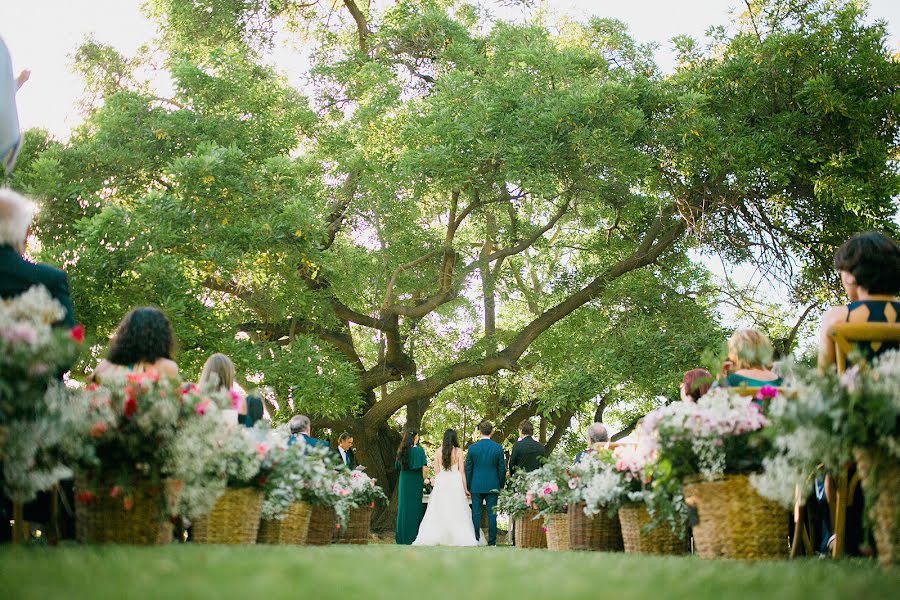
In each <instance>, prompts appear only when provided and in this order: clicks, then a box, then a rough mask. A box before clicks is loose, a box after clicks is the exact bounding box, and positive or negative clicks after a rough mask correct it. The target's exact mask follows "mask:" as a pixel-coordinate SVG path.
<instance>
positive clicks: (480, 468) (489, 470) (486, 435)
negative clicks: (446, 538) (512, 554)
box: [466, 421, 506, 546]
mask: <svg viewBox="0 0 900 600" xmlns="http://www.w3.org/2000/svg"><path fill="white" fill-rule="evenodd" d="M478 431H479V432H481V440H479V441H477V442H475V443H474V444H472V445H471V446H469V452H468V453H467V454H466V481H468V482H469V492H470V493H471V495H472V524H473V525H474V526H475V539H476V540H480V539H481V506H482V504H485V505H486V506H487V511H488V546H496V545H497V496H498V494H499V493H500V490H501V489H502V488H503V484H504V483H506V459H505V458H504V456H503V446H501V445H500V444H498V443H497V442H495V441H493V440H492V439H491V433H492V432H493V431H494V427H493V425H491V424H490V423H489V422H487V421H482V422H481V423H480V424H479V425H478Z"/></svg>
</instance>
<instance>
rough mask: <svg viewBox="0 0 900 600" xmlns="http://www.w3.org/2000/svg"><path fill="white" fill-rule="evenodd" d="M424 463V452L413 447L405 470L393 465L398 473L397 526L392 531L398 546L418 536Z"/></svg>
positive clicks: (412, 540) (398, 465)
mask: <svg viewBox="0 0 900 600" xmlns="http://www.w3.org/2000/svg"><path fill="white" fill-rule="evenodd" d="M426 463H427V461H426V459H425V450H423V449H422V448H421V447H419V446H413V447H412V448H410V449H409V457H408V459H407V465H406V468H405V469H404V468H403V467H402V465H401V464H400V461H397V463H396V465H395V466H396V468H397V469H398V470H399V471H400V482H399V484H398V489H397V526H396V528H395V529H394V534H395V539H396V541H397V543H398V544H406V545H409V544H412V543H413V542H414V541H415V540H416V536H418V535H419V523H420V522H421V521H422V490H423V489H424V487H425V480H424V479H423V478H422V467H424V466H425V465H426Z"/></svg>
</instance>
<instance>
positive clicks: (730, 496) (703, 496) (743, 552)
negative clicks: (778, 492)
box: [684, 475, 790, 559]
mask: <svg viewBox="0 0 900 600" xmlns="http://www.w3.org/2000/svg"><path fill="white" fill-rule="evenodd" d="M684 496H685V499H686V502H687V503H688V504H690V505H691V506H694V507H695V508H696V509H697V516H698V518H699V523H698V524H697V525H695V526H694V529H693V533H694V547H695V551H696V552H697V554H698V555H699V556H700V557H701V558H720V557H722V558H740V559H777V558H787V556H788V552H789V550H790V542H789V540H788V514H787V511H785V510H784V509H782V508H781V507H779V506H778V505H777V504H776V503H774V502H772V501H770V500H766V499H765V498H763V497H762V496H760V495H759V494H757V493H756V491H755V490H754V489H753V488H752V487H751V486H750V480H749V478H748V477H747V476H746V475H726V476H724V477H722V478H721V479H717V480H715V481H703V480H693V481H688V482H685V484H684Z"/></svg>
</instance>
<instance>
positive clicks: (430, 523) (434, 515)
mask: <svg viewBox="0 0 900 600" xmlns="http://www.w3.org/2000/svg"><path fill="white" fill-rule="evenodd" d="M461 463H462V450H461V449H460V448H459V439H458V437H457V435H456V431H455V430H453V429H448V430H447V431H446V432H444V441H443V443H441V447H440V448H439V449H438V451H437V453H436V454H435V456H434V465H435V466H434V469H435V471H436V473H435V476H434V489H433V490H432V492H431V497H430V499H429V501H428V510H426V511H425V518H423V519H422V524H421V525H420V526H419V535H418V536H417V537H416V541H415V542H413V545H415V546H477V545H478V540H477V539H476V538H475V530H474V529H473V527H472V509H471V508H469V501H468V500H467V499H466V496H468V495H469V492H468V488H467V486H466V472H465V470H464V469H461V468H460V464H461Z"/></svg>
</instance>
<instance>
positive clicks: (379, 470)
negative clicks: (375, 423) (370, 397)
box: [352, 422, 401, 532]
mask: <svg viewBox="0 0 900 600" xmlns="http://www.w3.org/2000/svg"><path fill="white" fill-rule="evenodd" d="M357 424H360V422H357ZM352 434H353V446H354V447H355V449H356V453H357V456H358V460H359V463H360V464H362V465H364V466H365V468H366V473H368V475H369V476H370V477H372V478H374V479H377V480H378V485H380V486H381V487H382V488H383V489H384V493H385V494H386V495H387V497H388V498H391V499H392V501H391V503H390V505H389V506H387V507H386V508H385V507H383V506H376V507H375V512H374V513H373V515H372V530H373V531H376V532H388V531H393V529H394V521H395V519H396V515H397V499H396V496H397V481H398V479H399V473H397V470H396V469H395V468H394V460H395V459H396V455H397V447H398V446H399V445H400V441H401V440H400V434H399V433H398V432H397V431H395V430H393V429H391V428H390V427H388V425H387V424H384V425H382V426H381V427H379V428H377V429H376V430H374V431H369V430H368V429H366V428H365V427H354V428H353V431H352Z"/></svg>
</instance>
